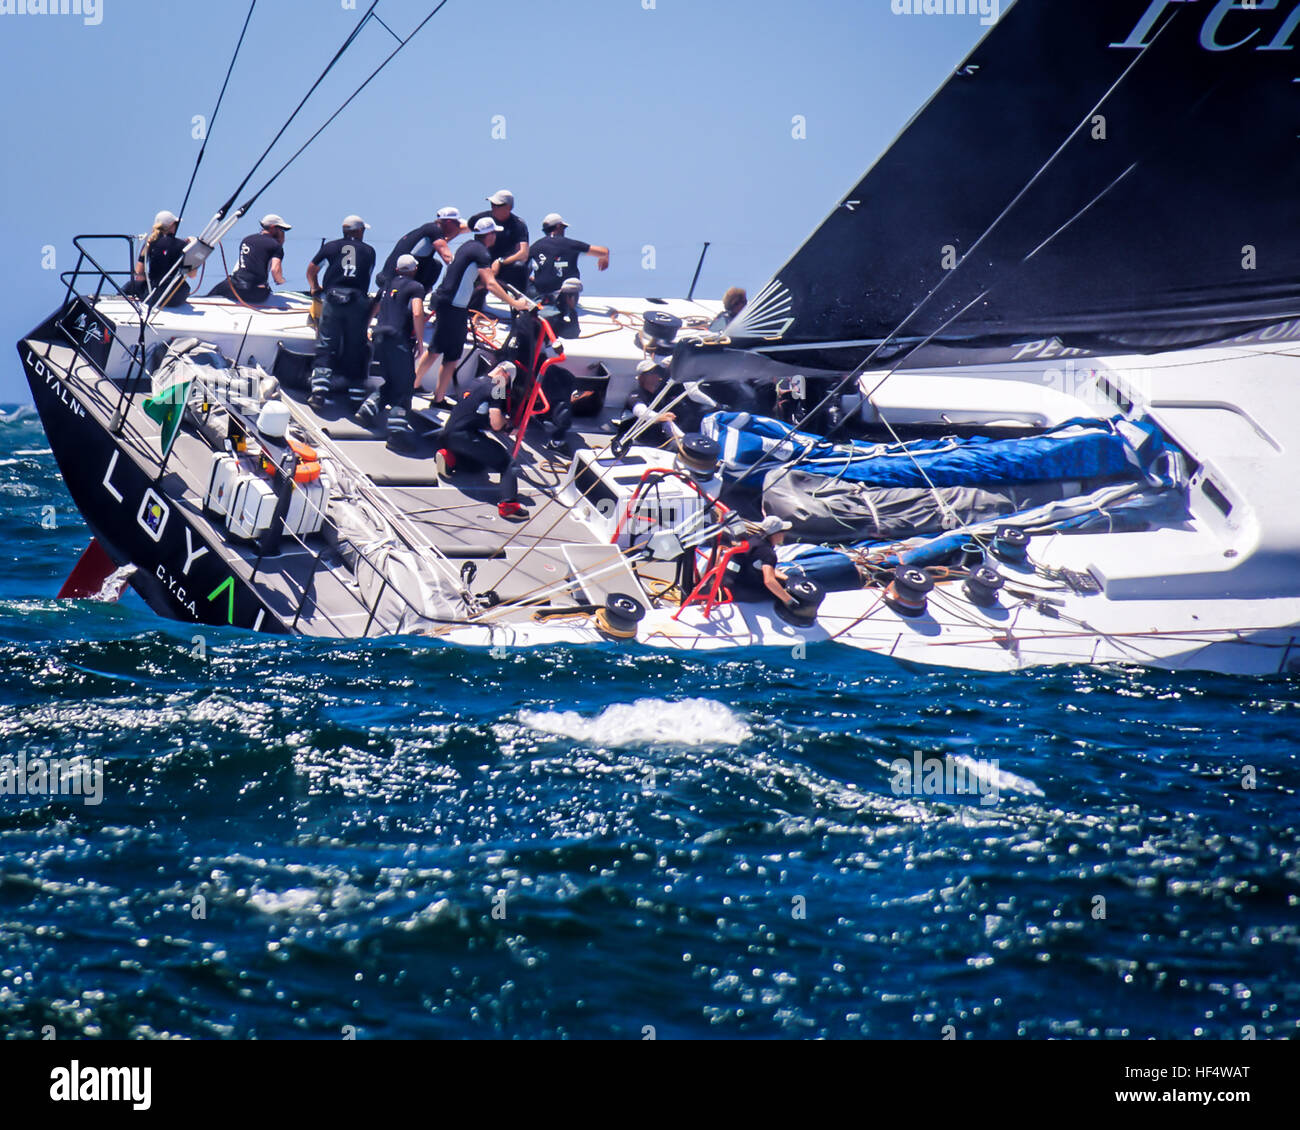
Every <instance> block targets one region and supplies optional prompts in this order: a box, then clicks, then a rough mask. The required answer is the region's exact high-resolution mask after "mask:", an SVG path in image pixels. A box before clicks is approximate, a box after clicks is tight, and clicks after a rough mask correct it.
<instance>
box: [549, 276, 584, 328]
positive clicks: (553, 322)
mask: <svg viewBox="0 0 1300 1130" xmlns="http://www.w3.org/2000/svg"><path fill="white" fill-rule="evenodd" d="M581 295H582V280H581V279H565V280H564V282H562V283H561V284H560V290H559V293H558V294H553V295H551V296H550V298H549V303H550V304H549V305H546V306H543V307H542V317H543V318H545V319H546V320H547V321H548V322H549V323H550V326H551V329H552V330H553V331H554V332H555V336H556V337H562V338H565V339H568V340H572V339H574V338H578V337H581V336H582V325H581V323H580V322H579V319H578V299H579V298H580V297H581Z"/></svg>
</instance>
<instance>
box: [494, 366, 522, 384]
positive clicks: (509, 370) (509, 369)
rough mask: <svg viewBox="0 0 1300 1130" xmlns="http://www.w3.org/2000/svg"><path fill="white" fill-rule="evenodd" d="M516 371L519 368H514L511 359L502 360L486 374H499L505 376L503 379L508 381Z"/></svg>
mask: <svg viewBox="0 0 1300 1130" xmlns="http://www.w3.org/2000/svg"><path fill="white" fill-rule="evenodd" d="M518 372H519V370H518V369H516V368H515V363H514V362H513V361H502V362H501V364H500V365H498V366H497V367H496V368H495V369H493V370H492V372H490V373H489V374H488V376H489V377H496V376H501V377H505V379H506V380H508V381H513V380H514V379H515V375H516V374H517V373H518Z"/></svg>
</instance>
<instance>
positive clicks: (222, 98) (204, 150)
mask: <svg viewBox="0 0 1300 1130" xmlns="http://www.w3.org/2000/svg"><path fill="white" fill-rule="evenodd" d="M256 7H257V0H253V2H252V3H251V4H250V5H249V6H248V15H247V16H246V17H245V18H244V30H243V31H241V32H240V33H239V42H238V43H236V44H235V53H234V55H232V56H231V58H230V66H229V67H228V68H227V69H226V81H225V82H223V83H222V84H221V93H220V94H218V95H217V105H216V109H214V110H213V111H212V117H211V118H210V119H208V129H207V132H206V133H205V134H204V136H203V145H202V147H201V148H200V149H199V157H198V160H197V161H195V162H194V171H193V172H192V173H190V183H189V187H188V188H186V190H185V200H184V202H183V203H182V204H181V210H180V211H179V212H177V213H176V214H177V215H178V216H184V215H185V209H186V208H188V207H189V204H190V193H191V192H193V191H194V181H195V178H196V177H197V176H198V175H199V166H200V165H202V164H203V157H204V154H206V153H207V151H208V141H209V140H210V139H211V138H212V131H213V129H214V128H216V124H217V115H218V114H220V113H221V104H222V102H223V101H225V97H226V88H227V87H228V86H229V85H230V76H231V75H232V74H234V72H235V61H236V60H237V59H238V58H239V51H240V48H242V47H243V46H244V36H246V35H247V34H248V25H249V24H250V23H251V22H252V19H253V10H254V9H255V8H256Z"/></svg>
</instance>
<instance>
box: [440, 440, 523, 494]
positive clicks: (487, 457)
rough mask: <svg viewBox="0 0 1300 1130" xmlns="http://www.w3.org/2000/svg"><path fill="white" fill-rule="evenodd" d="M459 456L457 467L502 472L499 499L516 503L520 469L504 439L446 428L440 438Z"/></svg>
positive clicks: (442, 443) (468, 469)
mask: <svg viewBox="0 0 1300 1130" xmlns="http://www.w3.org/2000/svg"><path fill="white" fill-rule="evenodd" d="M438 446H439V447H445V448H446V449H447V450H448V451H450V452H451V453H452V454H453V455H454V456H456V466H457V467H463V468H464V469H465V470H466V471H500V472H501V494H500V497H499V499H498V501H500V502H514V501H515V500H516V499H517V498H518V497H519V469H518V468H517V467H516V466H515V465H514V461H513V460H512V459H511V458H510V449H509V448H508V447H507V446H506V445H505V443H504V442H502V441H501V440H499V439H497V438H496V437H494V436H490V435H488V434H487V433H486V432H482V431H478V430H477V429H475V430H474V431H462V430H460V429H456V430H455V431H452V430H450V429H447V428H444V429H443V431H442V434H441V436H440V437H439V441H438Z"/></svg>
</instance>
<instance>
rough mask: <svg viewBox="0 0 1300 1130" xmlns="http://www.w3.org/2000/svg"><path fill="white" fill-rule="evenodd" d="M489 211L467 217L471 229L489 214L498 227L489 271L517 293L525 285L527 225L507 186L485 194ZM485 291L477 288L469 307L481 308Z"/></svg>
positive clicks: (526, 278) (526, 271)
mask: <svg viewBox="0 0 1300 1130" xmlns="http://www.w3.org/2000/svg"><path fill="white" fill-rule="evenodd" d="M488 203H489V204H491V205H492V208H491V211H488V212H477V213H475V214H474V215H473V216H471V217H470V218H469V226H470V228H471V230H472V229H473V227H474V225H475V224H477V223H478V222H479V221H480V220H482V219H483V218H484V217H487V216H491V217H492V219H494V220H495V221H496V222H497V226H498V227H499V228H500V234H499V235H498V236H497V241H496V245H495V246H494V247H493V248H492V270H493V272H494V274H495V275H496V279H497V282H499V283H500V284H501V285H502V286H512V287H514V288H515V290H517V291H519V293H520V294H522V293H523V292H524V287H526V286H527V285H528V225H527V224H526V223H524V221H523V220H521V219H520V218H519V216H518V215H516V214H515V195H514V193H513V192H511V191H510V190H509V189H507V188H503V189H502V190H501V191H500V192H494V193H493V194H492V195H491V196H489V197H488ZM485 301H487V294H486V292H484V291H480V292H479V293H478V294H477V295H475V298H474V305H473V306H472V307H471V309H474V310H482V309H483V303H484V302H485Z"/></svg>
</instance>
